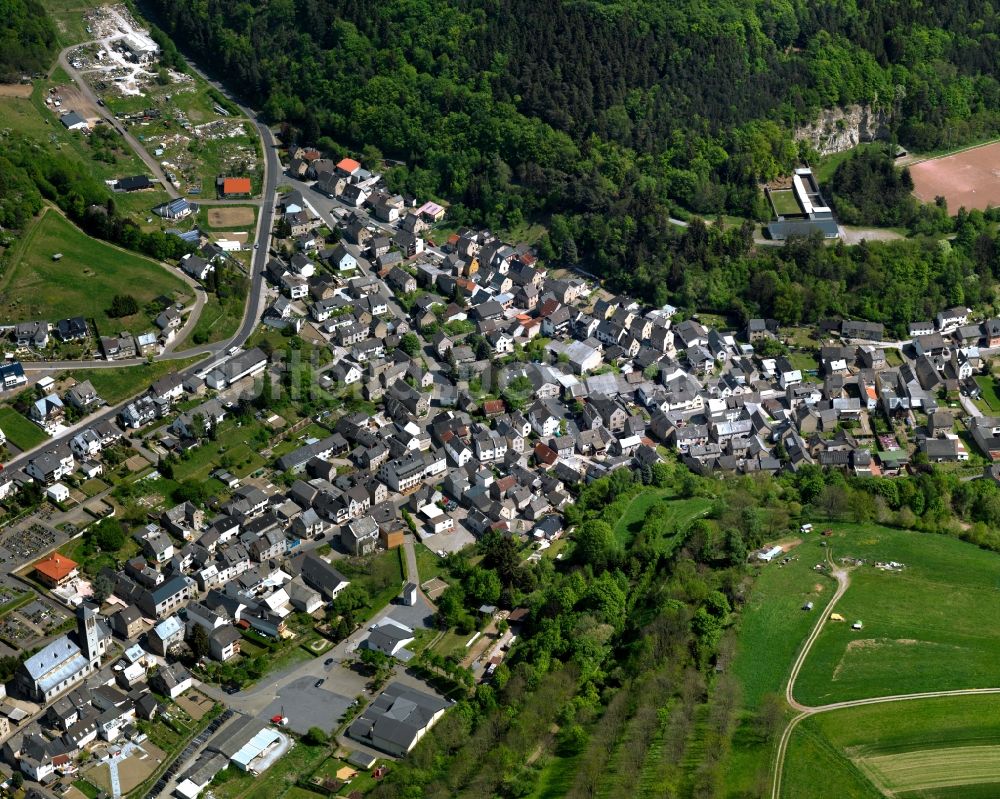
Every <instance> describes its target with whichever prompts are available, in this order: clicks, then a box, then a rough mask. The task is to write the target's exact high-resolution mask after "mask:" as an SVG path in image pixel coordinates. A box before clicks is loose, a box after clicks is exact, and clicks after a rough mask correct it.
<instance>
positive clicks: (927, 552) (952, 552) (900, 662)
mask: <svg viewBox="0 0 1000 799" xmlns="http://www.w3.org/2000/svg"><path fill="white" fill-rule="evenodd" d="M832 527H833V528H834V530H835V534H834V535H833V536H832V538H831V539H830V541H831V545H832V547H833V552H834V555H835V556H836V557H838V558H839V557H843V556H852V557H857V558H862V559H864V560H865V561H866V564H865V565H863V566H859V567H857V568H855V569H854V570H853V571H852V573H851V586H850V588H849V589H848V590H847V592H846V593H845V594H844V596H843V598H842V599H841V600H840V602H839V604H838V605H837V612H838V613H840V614H842V615H843V616H844V617H845V619H846V623H829V622H828V623H827V624H826V626H825V627H824V629H823V631H822V633H821V634H820V636H819V638H818V639H817V641H816V643H815V645H814V646H813V648H812V650H811V651H810V654H809V657H808V658H807V660H806V662H805V665H804V667H803V669H802V672H801V674H800V676H799V679H798V682H797V683H796V698H798V699H799V700H800V701H802V702H804V703H805V704H809V705H821V704H826V703H830V702H836V701H842V700H847V699H859V698H864V697H871V696H883V695H889V694H900V693H914V692H918V691H933V690H947V689H959V688H980V687H991V686H994V685H996V684H997V677H996V662H997V656H998V654H1000V629H997V627H996V624H995V608H996V593H997V587H998V586H1000V557H998V556H997V555H996V554H994V553H991V552H987V551H985V550H981V549H978V548H976V547H974V546H972V545H971V544H966V543H963V542H961V541H958V540H956V539H952V538H947V537H945V536H940V535H927V534H921V533H913V532H905V531H900V530H890V529H887V528H882V527H878V526H874V525H871V526H859V525H832ZM879 560H882V561H886V560H895V561H899V562H902V563H904V564H906V568H905V569H904V570H903V571H900V572H887V571H881V570H878V569H876V568H874V566H873V565H872V564H873V563H874V562H875V561H879ZM855 620H861V621H863V622H864V628H863V629H862V630H858V631H856V630H852V629H851V622H853V621H855Z"/></svg>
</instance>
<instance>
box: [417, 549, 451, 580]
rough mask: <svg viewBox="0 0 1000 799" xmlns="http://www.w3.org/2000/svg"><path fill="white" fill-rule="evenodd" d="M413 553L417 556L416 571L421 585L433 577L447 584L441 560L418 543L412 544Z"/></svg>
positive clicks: (446, 574) (446, 575) (445, 570)
mask: <svg viewBox="0 0 1000 799" xmlns="http://www.w3.org/2000/svg"><path fill="white" fill-rule="evenodd" d="M413 551H414V553H415V554H416V556H417V571H418V572H419V573H420V583H421V584H423V583H426V582H427V581H428V580H431V579H433V578H435V577H440V578H441V579H442V580H444V581H445V582H448V572H447V569H445V567H444V559H443V558H440V557H438V556H437V554H435V553H434V552H431V550H430V549H429V548H428V547H426V546H424V545H423V544H421V543H420V542H419V541H414V542H413Z"/></svg>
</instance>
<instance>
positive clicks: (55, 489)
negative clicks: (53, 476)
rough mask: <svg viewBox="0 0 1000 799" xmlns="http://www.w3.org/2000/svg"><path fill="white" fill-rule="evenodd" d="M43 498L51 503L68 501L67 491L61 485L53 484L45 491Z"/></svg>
mask: <svg viewBox="0 0 1000 799" xmlns="http://www.w3.org/2000/svg"><path fill="white" fill-rule="evenodd" d="M45 496H46V497H48V498H49V499H51V500H52V501H53V502H65V501H66V500H67V499H69V489H68V488H66V486H64V485H63V484H62V483H55V484H54V485H50V486H49V487H48V488H47V489H45Z"/></svg>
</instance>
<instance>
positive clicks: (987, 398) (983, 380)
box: [976, 375, 1000, 413]
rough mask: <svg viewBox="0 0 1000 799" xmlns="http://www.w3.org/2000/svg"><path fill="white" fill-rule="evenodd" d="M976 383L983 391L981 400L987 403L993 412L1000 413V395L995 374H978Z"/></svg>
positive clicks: (987, 406)
mask: <svg viewBox="0 0 1000 799" xmlns="http://www.w3.org/2000/svg"><path fill="white" fill-rule="evenodd" d="M976 385H978V386H979V390H980V391H981V392H982V394H981V395H980V397H979V398H980V400H981V401H982V402H984V403H985V404H986V408H987V409H988V410H989V411H992V412H993V413H1000V396H998V395H997V381H996V378H995V377H993V375H977V376H976Z"/></svg>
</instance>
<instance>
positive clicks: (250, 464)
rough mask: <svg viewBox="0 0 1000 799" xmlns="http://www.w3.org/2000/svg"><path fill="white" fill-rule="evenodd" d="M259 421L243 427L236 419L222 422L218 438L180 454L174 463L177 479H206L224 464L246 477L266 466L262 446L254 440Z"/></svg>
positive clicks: (238, 475) (234, 472)
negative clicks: (175, 463)
mask: <svg viewBox="0 0 1000 799" xmlns="http://www.w3.org/2000/svg"><path fill="white" fill-rule="evenodd" d="M258 429H259V428H258V426H257V425H256V424H254V425H250V426H246V425H244V426H241V425H240V424H239V423H238V422H236V421H235V420H234V419H226V420H225V421H224V422H222V424H221V425H219V432H218V434H217V436H216V439H215V441H212V440H206V441H205V442H204V443H203V444H202V445H201V446H200V447H196V448H195V449H193V450H191V451H190V452H188V453H186V454H185V455H183V456H182V457H181V460H180V462H179V463H178V464H177V465H176V466H174V479H175V480H177V481H178V482H180V481H182V480H205V479H207V478H208V476H209V474H211V473H212V471H214V470H215V469H216V467H219V466H222V467H223V468H225V469H228V470H229V471H231V472H232V473H233V474H235V475H236V476H237V477H245V476H246V475H248V474H250V473H251V472H253V471H255V470H256V469H259V468H260V467H261V466H263V465H264V458H263V457H262V456H261V455H260V453H259V452H258V450H259V449H260V447H259V446H258V445H257V444H256V443H255V442H254V441H253V440H252V439H253V437H254V433H255V432H256V431H257V430H258Z"/></svg>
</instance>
